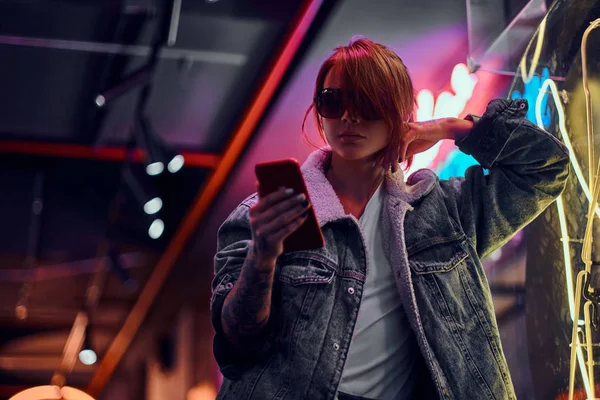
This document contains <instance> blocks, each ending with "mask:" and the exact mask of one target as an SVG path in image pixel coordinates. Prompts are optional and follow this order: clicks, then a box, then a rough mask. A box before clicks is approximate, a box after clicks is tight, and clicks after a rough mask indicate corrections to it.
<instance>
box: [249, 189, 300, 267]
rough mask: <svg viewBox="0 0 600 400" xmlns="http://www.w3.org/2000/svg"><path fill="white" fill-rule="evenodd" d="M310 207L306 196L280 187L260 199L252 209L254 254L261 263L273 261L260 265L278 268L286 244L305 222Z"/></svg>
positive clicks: (251, 222) (251, 221) (251, 223)
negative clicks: (277, 263) (279, 258)
mask: <svg viewBox="0 0 600 400" xmlns="http://www.w3.org/2000/svg"><path fill="white" fill-rule="evenodd" d="M259 193H260V190H259ZM310 207H311V205H310V203H309V201H308V200H307V199H306V196H305V195H304V194H302V193H300V194H298V193H296V192H294V190H293V189H286V188H280V189H279V190H277V191H276V192H273V193H270V194H268V195H266V196H264V197H259V200H258V202H257V203H256V204H255V205H254V206H252V207H251V208H250V225H251V227H252V240H253V241H254V253H255V256H256V257H257V259H259V260H261V261H272V262H267V263H258V265H273V266H274V265H275V261H276V260H277V257H279V256H280V255H281V254H282V253H283V241H284V240H285V239H286V238H287V237H288V236H290V235H291V234H292V233H293V232H294V231H296V230H297V229H298V228H299V227H300V226H301V225H302V224H303V223H304V221H305V220H306V217H307V216H308V210H309V209H310Z"/></svg>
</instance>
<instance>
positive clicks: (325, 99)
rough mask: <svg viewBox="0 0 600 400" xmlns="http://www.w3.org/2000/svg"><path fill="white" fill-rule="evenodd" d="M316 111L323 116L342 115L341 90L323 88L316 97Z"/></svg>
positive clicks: (337, 116)
mask: <svg viewBox="0 0 600 400" xmlns="http://www.w3.org/2000/svg"><path fill="white" fill-rule="evenodd" d="M317 111H318V112H319V114H321V116H322V117H324V118H339V117H341V116H342V113H343V110H342V92H341V90H340V89H323V90H322V91H321V92H320V93H319V96H318V97H317Z"/></svg>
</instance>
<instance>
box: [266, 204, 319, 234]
mask: <svg viewBox="0 0 600 400" xmlns="http://www.w3.org/2000/svg"><path fill="white" fill-rule="evenodd" d="M309 208H310V204H308V205H304V204H297V205H296V206H295V207H294V208H292V209H288V210H286V211H285V212H283V213H280V214H279V215H278V216H277V218H275V219H273V220H271V221H270V222H267V223H263V224H259V226H258V227H257V229H256V234H257V235H258V236H267V237H269V240H271V241H273V242H277V241H279V240H283V238H285V237H287V236H288V235H289V234H291V233H292V232H293V231H295V230H296V229H297V228H298V227H299V226H300V225H301V224H302V222H304V219H305V218H306V217H307V216H308V209H309ZM282 235H283V236H282Z"/></svg>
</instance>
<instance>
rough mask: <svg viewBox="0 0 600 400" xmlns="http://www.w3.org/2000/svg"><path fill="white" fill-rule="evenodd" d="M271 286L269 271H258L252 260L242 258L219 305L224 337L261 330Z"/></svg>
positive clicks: (267, 310)
mask: <svg viewBox="0 0 600 400" xmlns="http://www.w3.org/2000/svg"><path fill="white" fill-rule="evenodd" d="M272 286H273V272H261V271H259V270H258V269H257V268H256V261H255V260H254V259H253V258H251V257H249V258H248V259H246V261H245V264H244V266H243V267H242V272H241V274H240V277H239V279H238V281H237V282H236V284H235V286H234V287H233V289H232V290H231V292H230V293H229V295H228V296H227V298H226V299H225V304H224V305H223V311H222V313H223V314H222V321H223V329H224V330H225V333H226V335H227V336H230V337H232V338H234V337H236V336H251V335H254V334H257V333H259V332H260V331H261V330H262V328H264V326H265V325H266V324H267V322H268V320H269V314H270V308H271V292H272Z"/></svg>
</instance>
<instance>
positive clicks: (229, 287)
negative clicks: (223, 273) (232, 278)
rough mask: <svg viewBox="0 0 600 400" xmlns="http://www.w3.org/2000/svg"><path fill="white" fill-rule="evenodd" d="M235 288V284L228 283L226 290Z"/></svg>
mask: <svg viewBox="0 0 600 400" xmlns="http://www.w3.org/2000/svg"><path fill="white" fill-rule="evenodd" d="M232 287H233V283H231V282H227V284H226V285H225V288H226V289H231V288H232Z"/></svg>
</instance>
